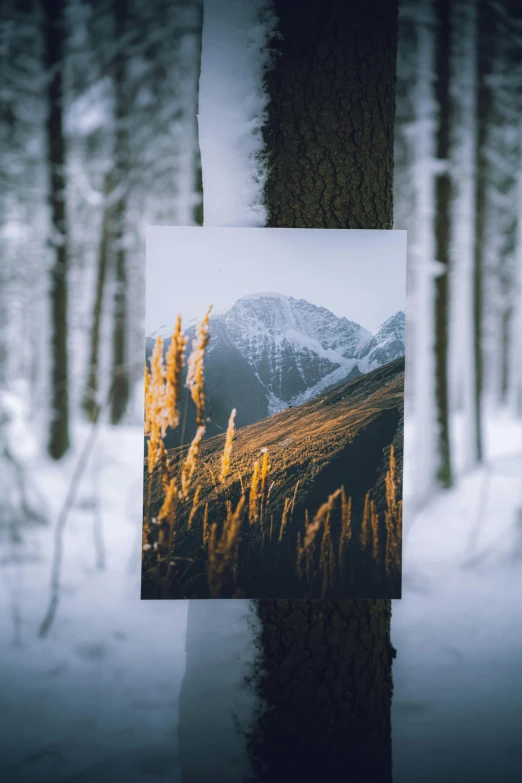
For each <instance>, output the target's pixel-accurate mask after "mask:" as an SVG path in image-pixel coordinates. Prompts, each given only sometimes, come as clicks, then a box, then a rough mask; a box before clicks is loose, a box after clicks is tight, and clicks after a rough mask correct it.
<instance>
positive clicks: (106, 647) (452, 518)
mask: <svg viewBox="0 0 522 783" xmlns="http://www.w3.org/2000/svg"><path fill="white" fill-rule="evenodd" d="M11 403H12V404H11V409H12V411H13V419H12V422H11V424H10V433H9V442H10V443H18V444H24V445H23V447H22V445H20V447H19V450H18V454H17V456H18V457H19V459H20V460H21V461H22V462H23V464H24V466H25V469H26V471H27V475H28V476H29V477H30V479H31V481H32V482H33V483H34V484H35V487H36V488H37V489H38V492H39V493H40V495H41V499H40V501H39V503H38V508H39V510H42V509H45V515H46V518H47V519H48V524H46V525H42V524H41V525H36V524H33V525H26V526H22V527H20V526H18V530H19V531H20V532H21V537H20V539H19V540H18V541H15V540H13V536H12V535H11V532H10V529H9V525H6V523H5V521H4V523H3V526H1V527H0V607H1V609H0V657H1V661H2V665H1V667H0V692H1V693H2V711H3V714H4V716H9V718H8V720H7V721H4V726H3V729H2V742H1V746H0V778H1V779H2V780H3V781H6V783H7V781H11V780H12V781H23V780H32V779H38V780H52V781H77V782H78V783H79V782H80V781H87V780H91V779H96V780H97V781H99V782H100V783H104V781H109V780H119V779H121V780H124V779H125V780H127V781H137V783H140V782H141V781H146V780H147V781H150V780H156V781H162V780H164V781H167V780H168V781H171V782H172V781H177V780H178V779H179V778H178V770H177V767H178V765H177V748H176V744H177V722H178V717H177V711H178V693H179V687H180V683H181V679H182V676H183V672H184V667H185V653H184V645H185V621H186V604H185V603H183V602H171V601H156V602H150V601H148V602H141V601H140V600H139V591H140V555H141V524H142V518H141V515H142V488H141V483H142V474H141V469H142V449H143V437H142V431H141V428H139V427H119V428H118V429H112V428H109V427H105V426H103V427H102V428H101V430H100V432H99V435H98V439H97V441H96V445H95V448H94V451H93V454H92V457H91V459H90V461H89V464H88V467H87V469H86V472H85V474H84V476H83V479H82V481H81V484H80V486H79V491H78V495H77V497H76V500H75V502H74V506H73V507H72V508H71V513H70V516H69V519H68V522H67V526H66V529H65V537H64V550H63V572H62V585H61V592H60V603H59V606H58V612H57V615H56V618H55V621H54V623H53V624H52V626H51V629H50V632H49V635H48V636H47V637H46V638H43V639H42V638H39V637H38V629H39V627H40V624H41V622H42V619H43V617H44V615H45V612H46V609H47V605H48V602H49V593H50V575H51V562H52V557H53V528H52V526H53V525H54V524H55V521H56V518H57V516H58V513H59V510H60V507H61V505H62V503H63V500H64V498H65V496H66V494H67V490H68V487H69V484H70V481H71V476H72V473H73V471H74V468H75V465H76V463H77V460H78V457H79V453H80V451H81V448H82V444H83V442H84V441H85V439H86V438H87V436H88V433H89V428H88V426H86V425H83V424H79V425H77V426H76V428H75V440H76V445H75V447H74V448H73V449H72V450H71V454H70V456H68V458H67V459H66V460H64V461H63V462H62V463H60V465H56V464H53V463H50V462H49V461H47V460H43V459H42V458H41V456H40V455H39V454H38V453H37V451H36V449H35V445H34V443H31V439H30V437H29V435H28V434H27V433H25V432H24V424H23V420H24V417H23V412H22V411H20V410H18V409H17V407H16V400H13V399H12V400H11ZM456 425H457V429H458V422H456ZM488 442H489V444H490V447H489V449H488V460H487V462H486V465H485V466H484V467H483V468H481V469H480V470H476V471H474V472H473V473H470V474H469V475H467V476H466V477H464V478H462V479H461V481H460V482H459V484H458V486H457V487H456V488H455V489H453V490H450V491H447V492H445V493H441V494H440V495H439V496H437V497H436V498H434V500H433V501H432V502H431V503H430V504H428V505H427V506H426V507H424V508H423V509H421V510H419V511H417V512H415V513H413V512H412V513H410V512H409V511H408V506H406V514H405V524H404V527H405V534H404V575H403V584H404V589H403V599H402V600H401V601H394V611H393V620H392V641H393V643H394V645H395V647H396V648H397V650H398V656H397V659H396V661H395V663H394V702H393V740H394V769H395V774H394V780H395V783H410V781H419V780H423V781H431V780H441V779H444V780H446V781H449V782H450V783H451V781H453V780H455V781H457V780H458V781H461V780H462V779H465V778H467V777H473V779H474V780H475V781H486V780H487V781H491V780H494V779H498V780H502V781H503V783H504V781H507V782H508V783H509V781H511V780H513V781H515V780H519V779H520V773H521V771H522V750H521V749H520V744H519V742H518V733H517V726H520V724H521V723H522V695H521V694H520V689H519V687H518V684H519V683H520V682H521V681H522V635H521V633H520V628H521V627H522V622H521V621H522V589H521V587H522V584H521V583H522V480H521V476H522V426H521V425H520V424H515V423H514V422H513V421H512V420H509V419H508V418H506V417H504V416H502V415H497V416H495V417H494V418H491V419H490V420H489V422H488ZM4 482H5V474H4ZM4 492H5V485H4V490H3V493H2V496H3V498H4ZM492 671H495V672H496V674H495V676H492V674H491V672H492ZM472 758H473V762H471V759H472ZM471 763H473V764H475V765H476V767H477V768H476V769H470V764H471ZM470 773H472V774H471V775H470Z"/></svg>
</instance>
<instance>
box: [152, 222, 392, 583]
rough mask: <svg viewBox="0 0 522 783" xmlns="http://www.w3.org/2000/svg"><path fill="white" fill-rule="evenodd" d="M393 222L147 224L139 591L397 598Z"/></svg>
mask: <svg viewBox="0 0 522 783" xmlns="http://www.w3.org/2000/svg"><path fill="white" fill-rule="evenodd" d="M405 302H406V232H404V231H370V230H361V231H358V230H357V231H356V230H341V229H339V230H334V229H332V230H315V229H279V228H270V229H267V228H211V227H208V228H207V227H203V228H202V227H176V226H150V227H148V229H147V260H146V334H147V337H146V349H145V415H144V421H145V430H144V435H145V442H144V492H143V546H142V581H141V596H142V598H143V599H191V598H200V599H203V598H248V599H256V598H282V599H291V598H306V599H343V598H361V599H364V598H400V597H401V574H402V562H401V561H402V558H401V555H402V475H403V440H404V367H405V358H404V353H405Z"/></svg>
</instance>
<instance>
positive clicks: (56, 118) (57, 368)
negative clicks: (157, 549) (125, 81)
mask: <svg viewBox="0 0 522 783" xmlns="http://www.w3.org/2000/svg"><path fill="white" fill-rule="evenodd" d="M42 11H43V37H44V58H45V63H44V64H45V69H46V73H47V74H48V81H47V103H48V114H47V122H46V128H45V130H46V137H47V150H48V160H49V207H50V210H49V211H50V217H51V231H50V237H49V244H50V245H51V247H52V249H53V253H54V263H53V266H52V269H51V289H50V295H51V341H52V344H51V366H52V370H51V373H52V374H51V407H52V410H51V422H50V431H49V444H48V450H49V454H50V456H51V457H53V458H54V459H59V458H60V457H62V456H63V455H64V454H65V452H66V451H67V450H68V448H69V394H68V372H69V361H68V352H67V334H68V330H67V307H68V291H67V268H68V251H67V215H66V203H65V189H66V184H65V154H66V153H65V138H64V131H63V60H64V34H65V33H64V25H65V4H64V3H63V0H45V1H44V2H43V3H42Z"/></svg>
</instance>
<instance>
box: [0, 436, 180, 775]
mask: <svg viewBox="0 0 522 783" xmlns="http://www.w3.org/2000/svg"><path fill="white" fill-rule="evenodd" d="M88 431H89V428H88V427H86V426H80V427H79V428H78V429H77V432H76V441H77V445H76V447H75V449H74V451H73V453H72V454H71V456H70V457H69V458H68V459H67V460H66V461H64V463H63V464H60V465H59V466H57V465H54V464H51V463H49V462H47V461H46V460H42V459H41V458H39V457H38V455H37V454H33V456H32V457H31V456H30V455H29V454H26V455H25V457H26V469H27V470H28V471H30V475H31V478H32V480H33V481H34V482H36V483H37V485H38V488H39V490H40V492H41V493H42V496H43V497H44V498H45V501H46V505H47V511H48V514H49V520H50V525H48V526H45V527H30V528H25V529H22V538H21V541H20V542H19V543H13V542H12V541H11V540H10V538H9V535H8V533H7V531H6V529H5V528H4V529H2V530H1V531H0V535H1V544H0V562H1V566H0V659H1V666H0V692H1V694H2V696H1V703H2V714H3V719H2V730H1V732H0V736H1V740H0V780H2V781H6V783H7V781H10V780H14V781H18V780H20V781H22V780H33V779H38V780H49V781H51V780H52V781H61V780H74V781H83V780H85V781H87V780H89V781H90V780H96V781H100V782H102V783H103V781H109V780H111V781H114V780H126V781H138V782H139V781H149V780H151V779H153V780H158V781H161V780H165V781H169V783H172V781H176V780H178V762H177V723H178V695H179V687H180V682H181V679H182V676H183V672H184V667H185V651H184V648H185V626H186V605H185V604H184V603H181V602H141V601H140V598H139V591H140V553H141V524H142V515H141V504H142V488H141V487H142V476H141V469H140V468H141V453H142V449H143V436H142V431H141V428H131V427H128V428H121V427H120V428H118V429H111V428H109V427H103V428H102V429H101V431H100V433H99V439H98V440H97V442H96V445H95V448H94V451H93V454H92V457H91V460H90V462H89V464H88V467H87V470H86V472H85V475H84V477H83V479H82V481H81V483H80V487H79V492H78V497H77V499H76V502H75V503H74V506H73V508H72V510H71V514H70V517H69V519H68V522H67V525H66V528H65V538H64V550H63V572H62V586H61V592H60V603H59V606H58V612H57V615H56V619H55V621H54V623H53V625H52V626H51V629H50V632H49V634H48V636H47V637H46V638H43V639H42V638H39V637H38V630H39V626H40V624H41V622H42V619H43V617H44V614H45V612H46V610H47V605H48V601H49V593H50V575H51V559H52V556H53V535H52V528H51V525H54V523H55V521H56V518H57V515H58V512H59V508H60V506H61V504H62V503H63V501H64V498H65V496H66V493H67V489H68V486H69V483H70V479H71V473H72V471H73V469H74V467H75V464H76V462H77V460H78V456H79V450H81V448H82V444H83V442H84V440H85V438H86V437H87V435H88ZM29 451H30V449H29ZM99 566H101V567H99ZM7 716H8V717H7Z"/></svg>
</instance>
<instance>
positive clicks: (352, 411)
mask: <svg viewBox="0 0 522 783" xmlns="http://www.w3.org/2000/svg"><path fill="white" fill-rule="evenodd" d="M209 316H210V308H209V310H208V311H207V313H206V315H205V318H204V319H203V321H202V323H201V324H200V325H199V327H198V330H197V334H196V338H195V340H194V342H193V346H192V353H191V355H190V356H189V359H188V362H187V370H188V372H187V386H188V387H189V389H190V392H191V397H192V400H193V402H194V404H195V406H196V411H197V422H198V429H197V432H196V435H195V436H194V438H193V440H192V442H191V443H190V444H189V445H188V446H187V447H185V448H180V449H177V450H175V453H174V458H173V459H172V460H171V461H170V462H169V460H168V455H167V452H166V450H165V446H164V443H163V438H164V437H165V433H166V430H167V427H171V428H176V427H178V426H179V424H180V416H179V410H178V403H179V399H180V389H181V378H182V372H183V368H184V361H185V359H184V356H185V348H186V344H187V339H186V337H185V336H184V335H183V332H182V324H181V318H179V317H178V320H177V322H176V327H175V330H174V333H173V335H172V342H171V345H170V348H169V350H168V352H167V355H166V360H165V363H164V362H163V341H162V340H161V338H160V337H158V339H157V341H156V345H155V348H154V352H153V355H152V360H151V371H150V372H149V371H148V368H147V367H146V368H145V435H146V436H147V437H148V455H147V460H146V474H148V475H146V483H147V488H148V493H147V498H148V501H147V506H146V509H145V514H144V524H143V550H144V573H145V574H147V578H148V579H149V580H152V581H153V582H154V583H155V584H157V585H160V586H161V590H160V592H162V597H176V595H178V596H179V597H183V596H184V597H188V594H187V586H186V584H185V583H184V581H183V580H184V579H185V574H186V573H190V574H192V572H191V571H190V569H191V568H196V566H195V565H194V564H197V563H200V564H201V567H199V570H197V569H196V571H195V572H194V574H193V575H191V576H190V579H196V578H197V579H199V580H200V581H199V584H200V587H199V588H198V590H199V594H200V595H202V596H203V595H208V596H209V597H213V598H219V597H226V596H232V595H244V594H245V589H246V588H245V586H244V584H243V582H244V580H245V579H246V580H247V581H248V580H250V581H252V580H253V579H254V578H258V579H259V580H260V583H263V579H265V570H266V568H269V569H272V570H273V568H275V566H273V563H272V561H271V560H270V558H272V560H273V561H275V563H276V566H277V563H278V562H279V560H280V559H281V568H284V569H285V572H284V573H285V574H287V575H288V574H289V572H290V571H291V570H292V569H291V568H289V567H288V565H285V564H291V563H293V569H294V576H293V579H294V581H295V583H296V585H297V586H298V585H301V588H298V587H295V590H301V593H299V594H302V595H303V596H305V595H307V594H308V593H307V590H308V588H307V585H311V584H317V593H314V596H315V597H321V598H324V597H325V596H335V595H337V593H336V591H339V590H342V585H346V584H347V583H348V582H347V580H348V581H349V579H351V578H352V577H353V568H352V565H353V563H355V562H356V561H357V558H358V557H360V556H361V554H364V556H365V557H366V558H368V563H369V564H371V563H373V564H374V566H380V564H381V561H382V559H383V558H382V556H381V547H383V550H382V551H383V552H384V562H385V572H386V576H387V577H388V578H389V579H390V580H394V579H395V580H396V579H397V574H398V572H399V576H400V547H401V514H402V504H401V502H400V501H399V500H398V483H397V464H396V458H395V452H394V449H393V446H392V447H391V448H390V451H389V467H388V472H387V475H386V479H385V493H386V511H385V514H384V517H385V519H384V525H382V524H381V519H380V516H379V514H378V512H377V505H376V502H375V500H374V499H373V498H372V497H371V494H370V492H366V495H365V497H364V505H363V509H362V513H361V516H360V518H359V519H357V518H355V519H354V506H353V502H352V498H351V497H348V496H347V494H346V492H345V486H344V484H341V485H340V486H339V487H338V488H337V489H336V490H335V491H333V492H330V493H329V494H328V499H327V500H326V502H324V503H323V504H322V505H320V506H319V508H318V510H317V511H316V512H315V514H313V517H312V519H311V521H310V513H309V510H308V508H307V507H306V498H307V497H308V496H309V493H310V487H311V486H313V485H314V478H315V480H317V478H320V477H321V476H322V475H323V473H324V470H325V469H326V468H327V467H328V466H329V465H330V464H331V463H332V458H333V457H335V458H337V455H339V459H340V457H341V456H342V455H343V454H344V451H345V449H346V447H347V444H349V443H350V442H351V440H353V438H354V437H357V434H358V433H359V432H361V431H364V429H365V428H366V427H368V426H370V425H372V424H373V422H375V421H376V419H377V417H378V416H379V415H381V414H383V412H384V413H386V411H388V410H392V409H393V408H394V406H397V404H398V401H399V400H400V399H401V395H402V385H401V384H402V381H401V379H400V378H398V377H396V374H395V375H394V374H393V373H391V372H390V373H389V379H388V380H387V381H386V390H383V389H382V388H381V387H380V386H379V385H376V388H375V390H373V389H371V390H370V391H371V394H370V395H369V394H368V389H367V384H366V386H363V385H358V384H357V382H355V383H352V385H351V389H350V394H351V395H352V396H351V398H350V403H351V404H350V405H348V404H346V403H345V402H344V397H343V394H345V392H343V390H342V389H340V390H339V391H335V392H332V393H331V394H330V395H329V396H328V399H324V398H323V399H321V400H312V401H311V402H310V403H307V404H306V405H303V406H301V407H300V408H298V409H292V410H291V411H283V412H282V413H280V414H277V415H276V416H273V417H271V418H270V419H268V420H265V421H264V422H259V423H257V424H254V425H250V426H249V427H247V428H242V429H241V430H239V431H238V432H236V429H235V415H236V411H235V409H234V410H233V411H232V412H231V415H230V419H229V423H228V428H227V432H226V435H225V436H224V438H223V436H218V437H217V438H212V439H210V440H206V441H204V440H203V438H204V435H205V384H204V357H205V349H206V347H207V345H208V342H209V339H210V335H209ZM359 389H360V391H359ZM358 394H359V396H360V402H359V398H358V397H357V395H358ZM287 431H288V432H290V433H291V435H288V434H286V435H285V436H284V437H283V434H284V433H285V432H287ZM282 444H284V446H283V445H282ZM233 451H234V458H233V460H232V452H233ZM259 454H262V457H261V458H259V457H258V456H257V455H259ZM303 455H304V456H303ZM297 457H299V460H300V461H299V462H298V461H297ZM232 463H233V470H232ZM296 465H298V466H299V476H297V475H296ZM248 475H250V480H249V481H248V482H247V481H245V482H244V481H243V477H246V476H248ZM156 476H157V481H156V478H155V477H156ZM209 476H210V478H211V481H209ZM216 476H218V477H219V478H218V480H216ZM153 482H155V487H156V490H155V496H154V498H155V504H156V506H159V512H158V514H157V518H152V520H151V519H150V503H151V487H152V485H153ZM194 484H196V488H195V491H193V489H192V488H193V485H194ZM307 493H308V494H307ZM325 494H326V493H325ZM200 509H203V511H202V512H200ZM220 509H221V510H220ZM151 522H152V523H154V522H155V523H156V524H151ZM277 522H279V534H278V535H277V533H276V534H275V535H276V536H277V537H276V538H274V524H275V523H277ZM194 532H195V533H196V537H194V535H193V534H194ZM191 542H192V543H191ZM243 560H244V561H245V562H244V563H243ZM265 561H266V566H264V565H263V563H265ZM348 565H349V566H350V567H349V568H348V567H347V566H348ZM258 572H259V573H260V574H261V576H259V577H255V576H254V575H255V574H256V573H258ZM186 578H187V579H189V577H186ZM202 578H204V580H205V582H206V586H204V587H201V584H202V583H201V579H202ZM288 579H290V576H288ZM169 580H170V581H169ZM241 580H243V582H241ZM314 580H315V581H314ZM172 585H174V586H172ZM158 589H159V588H158ZM314 589H315V588H314ZM157 593H158V590H156V596H157V597H159V596H158V595H157ZM189 593H190V595H192V596H193V597H195V593H194V592H190V591H189ZM196 594H197V593H196ZM248 597H262V596H260V595H249V596H248ZM338 597H344V596H343V595H342V594H339V595H338Z"/></svg>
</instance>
